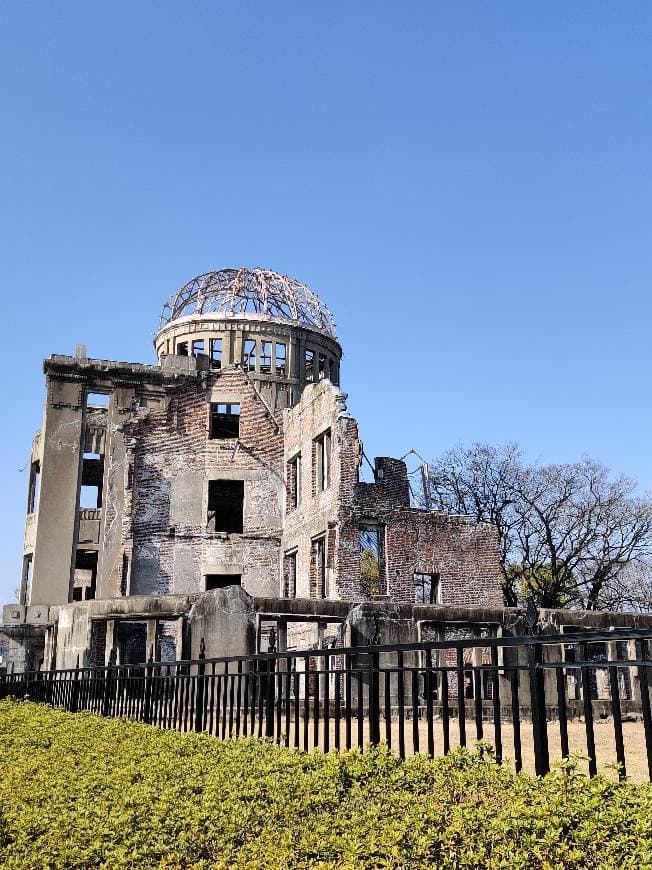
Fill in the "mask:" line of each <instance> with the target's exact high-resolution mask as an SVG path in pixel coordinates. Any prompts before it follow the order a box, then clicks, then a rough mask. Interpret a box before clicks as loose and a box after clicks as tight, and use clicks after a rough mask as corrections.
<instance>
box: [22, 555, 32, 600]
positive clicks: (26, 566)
mask: <svg viewBox="0 0 652 870" xmlns="http://www.w3.org/2000/svg"><path fill="white" fill-rule="evenodd" d="M33 567H34V556H33V554H32V553H30V554H29V555H28V556H25V558H24V559H23V582H22V594H21V596H20V597H21V602H20V603H21V604H30V603H31V600H32V569H33Z"/></svg>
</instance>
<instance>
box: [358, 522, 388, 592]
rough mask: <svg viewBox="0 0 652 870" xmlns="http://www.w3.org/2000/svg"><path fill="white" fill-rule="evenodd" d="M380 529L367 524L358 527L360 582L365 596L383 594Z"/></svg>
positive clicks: (377, 526)
mask: <svg viewBox="0 0 652 870" xmlns="http://www.w3.org/2000/svg"><path fill="white" fill-rule="evenodd" d="M383 561H384V560H383V535H382V527H381V526H379V525H376V524H371V523H370V524H368V525H364V526H361V527H360V582H361V584H362V588H363V589H364V591H365V592H366V594H367V595H381V594H383V593H384V591H385V589H384V586H385V584H384V582H383V575H384V566H383Z"/></svg>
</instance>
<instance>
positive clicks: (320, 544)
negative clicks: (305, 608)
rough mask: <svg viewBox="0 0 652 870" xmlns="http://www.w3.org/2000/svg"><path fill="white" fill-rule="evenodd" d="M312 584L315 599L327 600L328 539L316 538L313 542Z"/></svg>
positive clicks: (312, 593)
mask: <svg viewBox="0 0 652 870" xmlns="http://www.w3.org/2000/svg"><path fill="white" fill-rule="evenodd" d="M311 557H312V559H311V561H312V565H311V567H312V578H311V579H312V582H311V584H310V586H311V589H310V592H311V596H312V597H313V598H326V593H327V591H328V590H327V589H326V537H325V536H322V537H319V538H314V539H313V542H312V554H311Z"/></svg>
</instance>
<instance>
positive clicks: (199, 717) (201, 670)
mask: <svg viewBox="0 0 652 870" xmlns="http://www.w3.org/2000/svg"><path fill="white" fill-rule="evenodd" d="M205 658H206V645H205V644H204V638H203V637H202V639H201V640H200V641H199V661H198V662H197V692H196V694H195V731H197V732H198V733H199V732H200V731H203V730H204V723H205V721H206V710H205V709H204V695H205V692H206V682H205V681H206V676H205V674H206V664H205V663H204V659H205Z"/></svg>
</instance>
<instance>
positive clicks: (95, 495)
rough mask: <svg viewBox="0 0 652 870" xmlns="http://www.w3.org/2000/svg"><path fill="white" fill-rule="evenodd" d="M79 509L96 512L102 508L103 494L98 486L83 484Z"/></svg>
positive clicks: (80, 490)
mask: <svg viewBox="0 0 652 870" xmlns="http://www.w3.org/2000/svg"><path fill="white" fill-rule="evenodd" d="M79 507H80V508H87V509H89V510H96V509H97V508H100V507H102V492H101V488H100V487H99V486H97V485H94V486H91V485H89V484H82V485H81V487H80V489H79Z"/></svg>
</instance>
